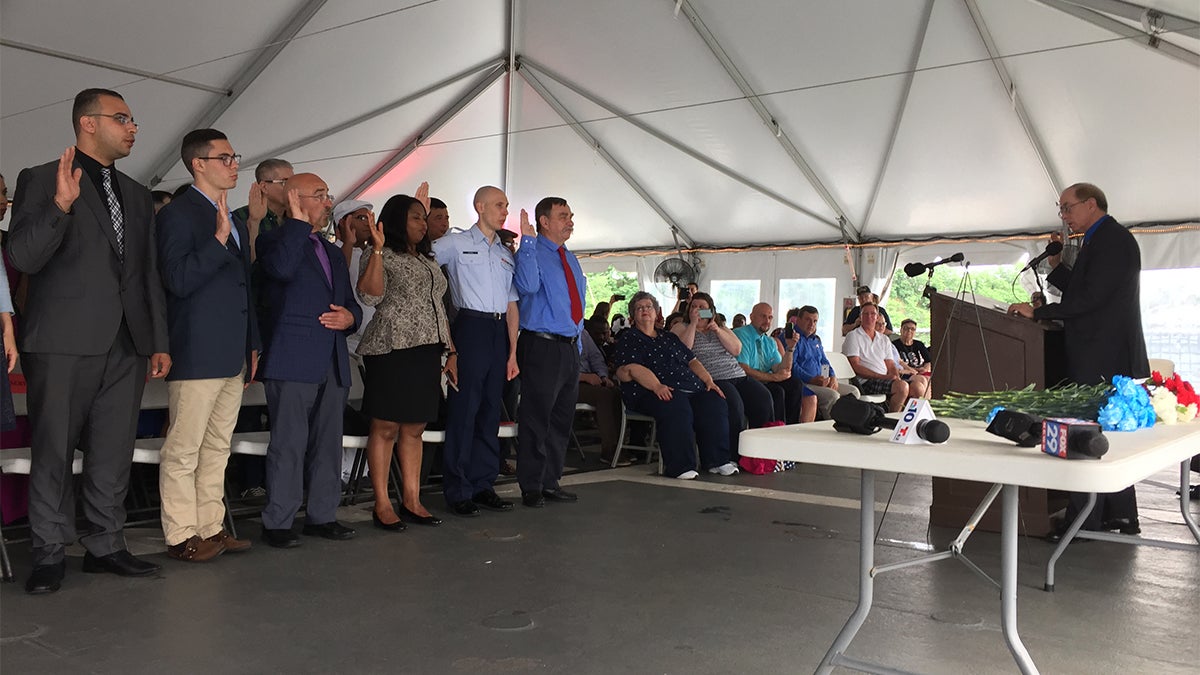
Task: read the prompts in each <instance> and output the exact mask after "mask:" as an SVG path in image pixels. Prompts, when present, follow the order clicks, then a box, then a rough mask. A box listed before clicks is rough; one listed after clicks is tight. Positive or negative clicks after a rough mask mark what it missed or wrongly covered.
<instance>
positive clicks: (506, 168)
mask: <svg viewBox="0 0 1200 675" xmlns="http://www.w3.org/2000/svg"><path fill="white" fill-rule="evenodd" d="M507 51H508V60H507V62H506V66H505V67H506V69H507V75H506V82H505V88H504V136H503V137H502V138H501V139H500V189H501V190H504V191H505V192H508V174H509V172H510V170H511V169H512V162H511V161H510V160H509V156H508V154H509V149H508V143H509V139H510V138H511V137H512V119H513V94H514V93H515V91H516V86H517V80H516V72H517V0H508V49H507Z"/></svg>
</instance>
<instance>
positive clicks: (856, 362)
mask: <svg viewBox="0 0 1200 675" xmlns="http://www.w3.org/2000/svg"><path fill="white" fill-rule="evenodd" d="M878 320H879V311H878V310H877V309H876V308H875V305H873V304H871V303H869V302H868V303H867V304H865V305H863V306H862V325H860V326H859V327H858V328H855V329H854V330H852V331H850V334H849V335H847V336H846V339H845V341H843V342H842V353H843V354H845V355H846V359H847V360H848V361H850V367H851V368H853V369H854V374H855V375H856V376H858V380H857V381H856V382H855V384H857V385H858V388H859V389H860V390H861V391H862V393H864V394H867V395H876V394H883V395H885V396H888V409H889V410H890V411H891V412H899V411H900V409H901V408H903V407H904V402H905V401H907V400H908V383H907V382H905V381H904V380H903V379H902V378H901V377H900V366H899V365H897V364H896V352H895V349H894V348H893V347H892V343H891V341H890V340H888V339H887V336H885V335H884V334H883V332H882V331H879V330H877V322H878Z"/></svg>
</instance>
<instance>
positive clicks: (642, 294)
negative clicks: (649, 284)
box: [629, 291, 661, 319]
mask: <svg viewBox="0 0 1200 675" xmlns="http://www.w3.org/2000/svg"><path fill="white" fill-rule="evenodd" d="M642 300H649V301H650V302H651V303H652V304H653V305H654V311H656V312H657V311H660V310H661V308H660V307H659V306H658V298H656V297H654V296H653V295H651V294H649V293H647V292H646V291H638V292H637V293H634V294H633V297H632V298H630V299H629V317H630V318H631V319H632V318H633V306H634V305H636V304H638V303H639V302H641V301H642Z"/></svg>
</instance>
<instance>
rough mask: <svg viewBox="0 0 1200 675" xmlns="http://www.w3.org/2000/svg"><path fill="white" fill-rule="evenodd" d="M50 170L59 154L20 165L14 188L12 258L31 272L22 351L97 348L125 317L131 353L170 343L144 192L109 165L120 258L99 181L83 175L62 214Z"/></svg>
mask: <svg viewBox="0 0 1200 675" xmlns="http://www.w3.org/2000/svg"><path fill="white" fill-rule="evenodd" d="M75 167H76V168H78V167H79V164H78V162H76V163H75ZM57 170H58V160H55V161H52V162H49V163H47V164H43V165H41V166H36V167H33V168H30V169H25V170H23V171H22V172H21V175H20V176H19V177H18V178H17V191H16V193H15V194H14V196H13V218H12V224H11V226H10V228H9V257H10V260H11V261H12V264H13V266H14V267H16V268H17V269H18V270H20V271H22V272H24V273H26V274H27V275H29V286H28V296H27V299H26V305H25V312H24V314H23V315H22V323H21V331H20V335H19V336H18V337H19V338H20V345H19V346H20V349H21V351H23V352H32V353H44V354H72V355H80V356H83V355H95V354H103V353H106V352H107V351H108V350H109V349H110V348H111V347H112V345H113V342H114V340H115V339H116V337H117V330H118V329H119V328H120V326H121V319H122V317H124V319H125V322H126V324H127V325H128V326H129V332H130V334H131V335H132V336H133V344H134V348H135V349H136V350H137V353H138V354H141V355H143V356H149V355H150V354H154V353H158V352H164V353H165V352H167V351H168V347H167V344H168V342H167V315H166V300H165V297H164V293H163V287H162V281H161V279H160V277H159V274H158V250H157V246H156V245H155V233H154V227H153V225H154V222H153V221H154V206H153V203H152V201H151V198H150V192H149V191H148V190H147V189H146V188H145V187H143V186H141V185H139V184H138V183H136V182H135V181H134V180H133V179H132V178H130V177H129V176H126V175H125V174H123V173H121V172H120V171H116V172H115V173H116V176H117V180H118V185H119V187H120V190H121V196H122V197H123V198H124V202H125V213H124V220H125V261H124V263H122V261H121V258H120V257H119V256H118V255H117V237H116V233H115V232H114V231H113V226H112V217H111V216H110V215H109V212H108V206H107V204H106V202H105V201H104V199H103V197H101V196H100V194H99V192H97V190H96V186H95V185H94V184H93V183H92V181H91V180H89V179H88V177H87V175H86V174H84V175H83V176H82V177H81V179H80V181H79V189H80V194H79V198H78V199H76V200H75V203H74V205H72V207H71V213H63V212H62V211H61V210H59V208H58V206H56V205H55V204H54V191H55V177H56V173H57Z"/></svg>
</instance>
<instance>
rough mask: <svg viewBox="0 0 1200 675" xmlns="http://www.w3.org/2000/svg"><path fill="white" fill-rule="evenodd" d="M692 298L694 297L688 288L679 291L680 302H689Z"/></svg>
mask: <svg viewBox="0 0 1200 675" xmlns="http://www.w3.org/2000/svg"><path fill="white" fill-rule="evenodd" d="M691 297H692V292H691V291H689V290H688V289H687V288H686V287H684V288H681V289H679V299H680V300H689V299H691Z"/></svg>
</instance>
